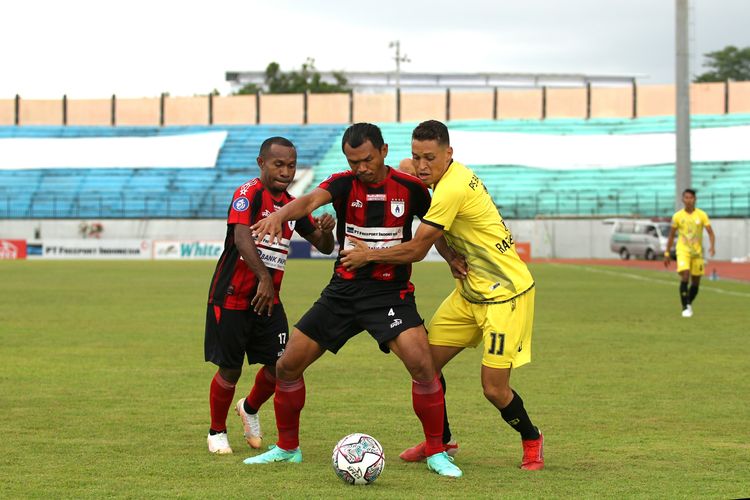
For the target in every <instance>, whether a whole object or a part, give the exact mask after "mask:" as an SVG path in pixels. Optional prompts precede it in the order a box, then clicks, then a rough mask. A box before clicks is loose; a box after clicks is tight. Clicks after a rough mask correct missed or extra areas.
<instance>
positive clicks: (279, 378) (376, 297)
mask: <svg viewBox="0 0 750 500" xmlns="http://www.w3.org/2000/svg"><path fill="white" fill-rule="evenodd" d="M341 146H342V149H343V151H344V155H345V156H346V159H347V162H348V163H349V166H350V167H351V170H350V171H346V172H342V173H338V174H334V175H332V176H331V177H329V178H328V179H326V180H325V181H323V182H322V183H321V184H320V186H319V187H318V188H316V189H314V190H313V191H312V192H310V193H308V194H306V195H304V196H301V197H300V198H298V199H297V200H295V201H293V202H290V203H289V204H287V205H285V206H284V208H282V209H281V210H279V211H278V212H276V213H274V214H272V215H271V216H269V217H267V218H266V219H264V220H262V221H260V222H258V223H256V224H254V225H253V226H252V229H253V230H254V232H255V233H256V234H257V237H258V238H262V239H264V240H265V239H266V238H269V241H275V240H276V239H280V238H283V229H284V224H285V223H286V221H288V220H295V219H297V218H299V217H303V216H305V215H308V214H310V213H312V212H313V211H314V210H315V209H316V208H318V207H320V206H323V205H325V204H327V203H332V204H333V207H334V209H335V211H336V216H337V219H338V221H337V225H336V239H337V240H338V243H339V247H340V248H346V247H347V246H352V245H353V243H352V242H353V241H363V242H364V243H366V244H367V246H369V247H370V248H387V247H391V246H395V245H398V244H399V243H402V242H406V241H409V240H410V239H411V237H412V230H411V225H412V221H413V219H414V217H422V216H424V215H425V213H427V210H428V209H429V207H430V195H429V192H428V191H427V188H426V187H425V186H424V185H423V184H422V182H421V181H420V180H419V179H417V178H416V177H412V176H410V175H408V174H405V173H402V172H399V171H397V170H396V169H393V168H391V167H389V166H387V165H386V164H385V157H386V155H387V154H388V145H387V144H385V143H384V141H383V136H382V134H381V132H380V129H379V128H378V127H376V126H375V125H372V124H369V123H357V124H354V125H352V126H351V127H349V128H348V129H347V130H346V132H344V137H343V139H342V144H341ZM410 276H411V264H405V265H392V264H373V265H369V266H364V267H361V268H359V269H356V270H353V271H349V270H347V269H346V268H345V267H344V266H342V265H341V261H340V256H339V258H338V259H337V260H336V263H335V265H334V274H333V277H332V278H331V281H330V283H329V284H328V286H326V288H325V289H324V290H323V292H322V294H321V296H320V298H319V299H318V300H317V301H316V302H315V304H314V305H313V306H312V308H310V310H309V311H308V312H307V313H306V314H305V315H304V316H303V317H302V318H301V319H300V320H299V322H298V323H297V324H296V326H295V329H294V332H293V333H292V336H291V339H290V341H289V344H288V345H287V348H286V350H285V351H284V354H282V356H281V358H279V361H278V362H277V364H276V391H275V396H274V408H275V410H276V426H277V427H278V430H279V440H278V442H277V444H276V447H274V448H272V449H271V450H269V451H267V452H266V453H263V454H261V455H257V456H254V457H250V458H248V459H246V460H245V463H246V464H263V463H271V462H300V461H302V452H301V451H300V448H299V417H300V413H301V411H302V407H303V406H304V403H305V382H304V378H303V373H304V371H305V369H306V368H307V367H308V366H310V365H311V364H312V363H313V362H315V361H316V360H317V359H318V358H320V357H321V356H322V355H323V354H324V353H325V351H326V350H329V351H331V352H333V353H336V352H337V351H338V350H339V349H340V348H341V347H342V346H343V345H344V344H345V343H346V342H347V341H348V340H349V339H350V338H352V337H354V336H355V335H357V334H359V333H360V332H361V331H362V330H367V331H368V332H369V333H370V335H371V336H372V337H373V338H375V340H376V341H377V342H378V344H379V346H380V349H381V350H382V351H383V352H385V353H388V352H390V351H393V352H394V353H395V354H396V356H398V357H399V358H400V359H401V361H402V362H403V363H404V366H405V367H406V369H407V370H408V371H409V374H410V375H411V377H412V403H413V407H414V412H415V413H416V415H417V417H418V418H419V420H420V421H421V422H422V427H423V430H424V434H425V442H426V454H427V466H428V468H429V469H430V470H433V471H435V472H437V473H438V474H440V475H444V476H450V477H460V476H461V475H462V473H461V470H460V469H459V468H458V467H456V466H455V465H454V464H453V463H452V459H451V458H450V457H449V456H448V455H447V454H446V453H445V450H444V446H443V442H442V437H443V414H444V408H443V402H444V398H443V391H442V387H441V385H440V382H439V380H438V377H437V375H436V371H435V366H434V363H433V361H432V358H431V356H430V351H429V346H428V344H427V332H426V330H425V327H424V320H423V319H422V318H421V316H420V315H419V313H418V312H417V308H416V303H415V300H414V286H413V285H412V284H411V282H410V281H409V278H410Z"/></svg>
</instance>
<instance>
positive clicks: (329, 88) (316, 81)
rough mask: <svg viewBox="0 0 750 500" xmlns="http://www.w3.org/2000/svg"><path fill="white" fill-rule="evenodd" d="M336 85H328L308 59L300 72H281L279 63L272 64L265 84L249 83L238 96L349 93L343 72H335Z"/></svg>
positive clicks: (310, 59) (313, 61)
mask: <svg viewBox="0 0 750 500" xmlns="http://www.w3.org/2000/svg"><path fill="white" fill-rule="evenodd" d="M333 78H334V79H335V80H336V83H328V82H324V81H323V80H322V76H321V74H320V73H319V72H318V70H317V69H316V68H315V59H312V58H309V57H308V58H307V60H306V61H305V62H304V63H303V64H302V67H301V68H300V69H299V71H291V72H288V73H287V72H284V71H281V66H279V63H277V62H272V63H270V64H269V65H268V66H267V67H266V75H265V83H264V85H263V86H259V85H257V84H255V83H249V84H247V85H245V86H244V87H242V88H241V89H240V90H239V92H237V93H238V94H255V93H257V92H261V91H262V92H266V93H268V94H302V93H305V92H310V93H313V94H328V93H334V92H349V90H350V89H349V87H348V86H347V80H346V77H345V76H344V74H343V73H342V72H333Z"/></svg>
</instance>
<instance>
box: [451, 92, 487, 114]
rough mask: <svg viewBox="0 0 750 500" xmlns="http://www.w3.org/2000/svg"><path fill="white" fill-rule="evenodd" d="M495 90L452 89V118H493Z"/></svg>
mask: <svg viewBox="0 0 750 500" xmlns="http://www.w3.org/2000/svg"><path fill="white" fill-rule="evenodd" d="M494 102H495V95H494V92H491V91H490V92H454V91H451V108H450V111H451V120H491V119H492V118H494V112H495V110H494V109H493V104H494Z"/></svg>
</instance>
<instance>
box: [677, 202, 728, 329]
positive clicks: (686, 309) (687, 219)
mask: <svg viewBox="0 0 750 500" xmlns="http://www.w3.org/2000/svg"><path fill="white" fill-rule="evenodd" d="M682 204H683V205H685V208H683V209H682V210H680V211H678V212H676V213H675V214H674V215H673V216H672V227H671V228H670V230H669V239H668V241H667V251H666V252H664V266H669V263H670V261H671V255H670V253H669V250H670V249H671V248H672V242H673V241H674V236H675V233H677V235H678V236H677V248H676V253H677V273H678V274H679V275H680V301H681V302H682V317H683V318H690V317H692V316H693V306H692V304H693V300H695V296H696V295H698V286H699V285H700V282H701V276H703V274H705V270H704V261H703V229H704V228H705V230H706V232H707V233H708V239H709V241H710V242H711V246H710V247H709V249H708V253H709V254H710V255H711V257H713V256H714V254H715V253H716V251H715V249H714V242H715V240H716V237H715V236H714V230H713V229H712V228H711V221H710V220H708V215H706V212H704V211H703V210H701V209H700V208H696V207H695V191H693V190H692V189H686V190H685V191H683V192H682ZM688 283H690V287H689V288H688Z"/></svg>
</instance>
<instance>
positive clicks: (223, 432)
mask: <svg viewBox="0 0 750 500" xmlns="http://www.w3.org/2000/svg"><path fill="white" fill-rule="evenodd" d="M226 433H227V431H226V430H223V431H215V430H213V429H208V435H209V436H215V435H216V434H226Z"/></svg>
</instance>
